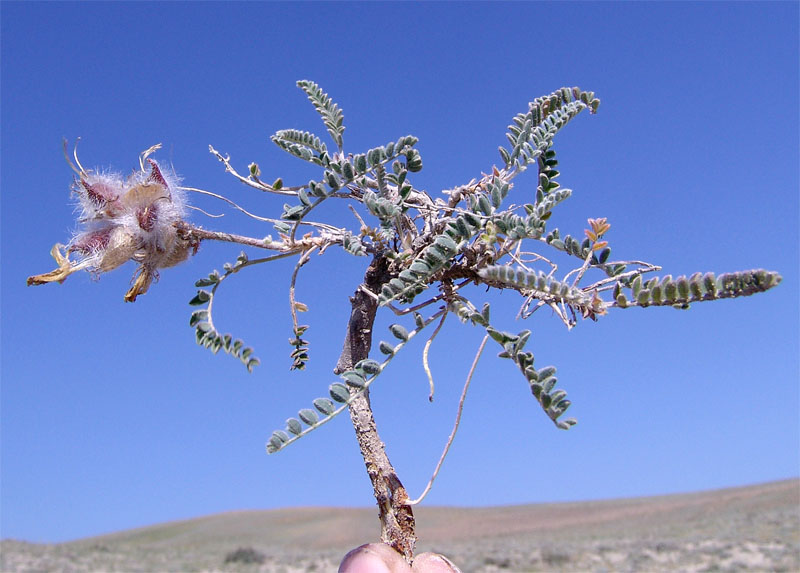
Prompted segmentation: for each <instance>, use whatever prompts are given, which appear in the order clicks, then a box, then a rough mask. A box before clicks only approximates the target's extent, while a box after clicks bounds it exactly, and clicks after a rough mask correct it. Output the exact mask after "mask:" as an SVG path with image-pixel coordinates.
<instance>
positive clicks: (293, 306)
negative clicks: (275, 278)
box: [289, 247, 317, 332]
mask: <svg viewBox="0 0 800 573" xmlns="http://www.w3.org/2000/svg"><path fill="white" fill-rule="evenodd" d="M316 250H317V247H311V248H310V249H308V250H307V251H305V252H304V253H303V256H301V257H300V260H299V261H297V264H296V265H295V266H294V272H293V273H292V281H291V283H290V284H289V305H290V307H291V312H292V326H294V330H295V332H297V301H296V300H295V298H294V288H295V284H296V282H297V273H298V272H299V271H300V267H302V266H303V265H305V264H306V263H307V262H308V260H309V259H310V258H311V253H313V252H314V251H316Z"/></svg>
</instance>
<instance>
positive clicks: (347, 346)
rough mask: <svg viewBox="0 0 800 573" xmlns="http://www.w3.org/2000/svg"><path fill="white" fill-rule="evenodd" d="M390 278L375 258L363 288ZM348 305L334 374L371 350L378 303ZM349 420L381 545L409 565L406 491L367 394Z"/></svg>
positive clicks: (359, 299) (361, 298)
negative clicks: (372, 501) (374, 508)
mask: <svg viewBox="0 0 800 573" xmlns="http://www.w3.org/2000/svg"><path fill="white" fill-rule="evenodd" d="M389 278H390V277H389V276H388V274H387V269H386V259H384V258H382V257H377V258H375V259H374V260H373V261H372V264H371V265H370V266H369V268H368V269H367V272H366V275H365V277H364V284H365V286H366V287H367V288H369V289H370V290H371V291H372V292H380V287H381V285H383V284H384V283H385V282H387V281H388V280H389ZM350 301H351V303H352V309H353V310H352V312H351V314H350V321H349V323H348V325H347V334H346V335H345V339H344V347H343V348H342V354H341V355H340V357H339V362H338V364H337V365H336V370H335V372H336V373H337V374H340V373H342V372H344V371H346V370H349V369H351V368H352V367H353V366H354V365H355V364H356V363H358V361H359V360H363V359H365V358H367V357H368V356H369V350H370V347H371V346H372V327H373V324H374V322H375V314H376V312H377V310H378V303H377V301H376V300H375V299H374V298H372V297H370V296H368V295H367V294H365V293H364V292H362V291H361V289H359V290H357V291H356V293H355V294H354V295H353V297H352V298H351V299H350ZM350 420H351V421H352V423H353V427H354V428H355V431H356V438H357V439H358V445H359V447H360V448H361V455H362V456H363V457H364V463H365V465H366V468H367V474H368V475H369V479H370V481H371V482H372V488H373V493H374V494H375V499H376V500H377V502H378V514H379V517H380V521H381V541H382V542H384V543H386V544H387V545H389V546H391V547H393V548H394V549H395V550H396V551H398V552H399V553H400V554H402V555H403V557H405V559H406V561H408V562H409V563H410V562H411V560H412V558H413V555H414V545H415V544H416V542H417V537H416V533H415V531H414V514H413V513H412V511H411V506H409V505H408V503H407V502H408V495H407V494H406V490H405V488H404V487H403V484H402V483H401V482H400V479H399V478H398V477H397V473H396V472H395V470H394V467H393V466H392V464H391V462H390V461H389V457H388V456H387V455H386V447H385V445H384V443H383V442H382V441H381V439H380V436H379V435H378V429H377V427H376V425H375V418H374V417H373V415H372V407H371V406H370V400H369V390H366V391H365V392H364V393H363V394H361V395H360V396H359V397H358V398H356V399H355V400H353V402H352V403H351V404H350Z"/></svg>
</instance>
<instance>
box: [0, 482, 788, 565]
mask: <svg viewBox="0 0 800 573" xmlns="http://www.w3.org/2000/svg"><path fill="white" fill-rule="evenodd" d="M376 515H377V514H376V512H375V511H374V510H372V509H344V508H297V509H284V510H273V511H239V512H231V513H224V514H220V515H212V516H208V517H202V518H198V519H191V520H187V521H178V522H172V523H164V524H160V525H154V526H151V527H145V528H141V529H135V530H130V531H123V532H119V533H114V534H111V535H103V536H100V537H93V538H90V539H83V540H79V541H72V542H69V543H61V544H53V545H44V544H33V543H26V542H24V541H17V540H10V539H7V540H3V541H2V542H0V549H2V554H1V555H0V571H2V572H3V573H6V572H18V571H37V572H39V571H41V572H44V571H54V572H55V571H58V572H62V571H63V572H79V571H126V572H146V573H155V572H176V573H178V572H183V571H243V572H244V571H247V572H256V571H259V572H266V571H269V572H279V571H282V572H286V573H295V572H301V571H321V572H325V571H336V568H337V566H338V563H339V560H340V559H341V558H342V556H343V555H344V554H345V553H346V552H347V551H348V550H349V549H351V548H353V547H355V546H357V545H360V544H362V543H365V542H368V541H374V540H376V539H375V538H376V535H377V532H378V522H377V517H376ZM416 516H417V525H418V534H419V538H420V542H419V544H418V549H419V550H420V551H426V550H433V551H437V552H440V553H444V554H446V555H447V556H449V557H450V558H451V559H452V560H453V561H454V562H455V563H456V564H458V565H459V566H460V567H461V569H462V571H464V573H467V572H473V571H474V572H488V571H515V572H523V571H570V572H572V571H576V572H577V571H608V572H611V571H636V572H649V571H786V572H798V571H800V480H796V479H795V480H787V481H780V482H773V483H768V484H761V485H754V486H748V487H743V488H734V489H725V490H718V491H710V492H701V493H693V494H682V495H670V496H659V497H648V498H635V499H620V500H604V501H597V502H580V503H554V504H537V505H524V506H509V507H492V508H471V509H468V508H451V507H421V508H419V509H417V510H416ZM237 550H238V551H237Z"/></svg>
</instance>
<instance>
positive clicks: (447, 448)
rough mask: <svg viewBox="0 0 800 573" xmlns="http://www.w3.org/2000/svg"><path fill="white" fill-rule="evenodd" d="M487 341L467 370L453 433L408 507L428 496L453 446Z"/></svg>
mask: <svg viewBox="0 0 800 573" xmlns="http://www.w3.org/2000/svg"><path fill="white" fill-rule="evenodd" d="M487 340H489V335H488V334H487V335H486V336H484V337H483V340H482V341H481V345H480V347H478V352H477V353H476V354H475V359H474V360H473V361H472V366H471V367H470V369H469V373H468V374H467V381H466V382H465V383H464V389H463V390H462V391H461V398H460V399H459V401H458V413H457V414H456V421H455V424H453V431H452V432H450V437H449V438H447V444H446V445H445V446H444V451H443V452H442V455H441V457H440V458H439V463H437V464H436V469H434V470H433V475H432V476H431V479H430V481H428V485H427V486H425V489H424V491H423V492H422V494H420V496H419V497H418V498H417V499H414V500H411V501H408V502H407V503H408V505H417V504H418V503H419V502H421V501H422V500H423V499H425V496H426V495H428V492H429V491H430V490H431V488H432V487H433V481H434V480H435V479H436V476H437V475H439V470H440V469H441V468H442V464H443V463H444V459H445V458H446V457H447V452H449V451H450V446H451V445H453V440H454V439H455V437H456V432H457V431H458V425H459V424H460V423H461V413H462V412H463V411H464V400H465V399H466V398H467V390H469V384H470V382H471V381H472V375H473V374H474V373H475V368H476V367H477V366H478V360H479V359H480V357H481V354H482V353H483V348H484V347H485V346H486V341H487Z"/></svg>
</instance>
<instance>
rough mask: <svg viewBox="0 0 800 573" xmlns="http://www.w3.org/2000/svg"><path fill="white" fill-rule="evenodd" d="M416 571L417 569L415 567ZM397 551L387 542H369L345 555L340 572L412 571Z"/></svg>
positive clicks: (391, 572) (395, 572)
mask: <svg viewBox="0 0 800 573" xmlns="http://www.w3.org/2000/svg"><path fill="white" fill-rule="evenodd" d="M415 571H417V570H416V569H415ZM410 572H411V568H410V567H409V566H408V564H407V563H406V562H405V560H404V559H403V556H402V555H400V554H399V553H398V552H397V551H395V550H394V549H392V548H391V547H389V546H388V545H386V544H385V543H367V544H366V545H362V546H360V547H356V548H355V549H353V550H352V551H351V552H350V553H348V554H347V555H345V557H344V559H343V560H342V564H341V565H339V573H410Z"/></svg>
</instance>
